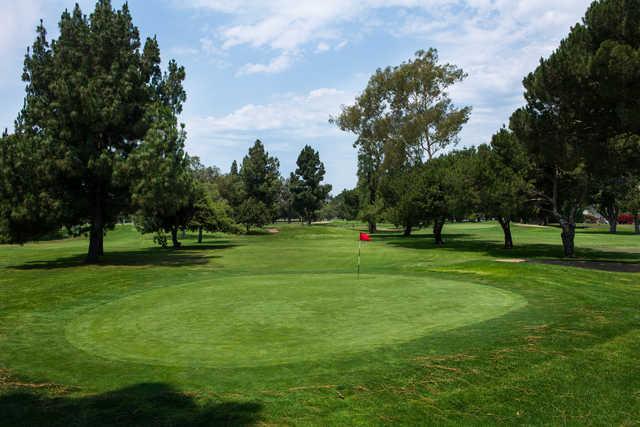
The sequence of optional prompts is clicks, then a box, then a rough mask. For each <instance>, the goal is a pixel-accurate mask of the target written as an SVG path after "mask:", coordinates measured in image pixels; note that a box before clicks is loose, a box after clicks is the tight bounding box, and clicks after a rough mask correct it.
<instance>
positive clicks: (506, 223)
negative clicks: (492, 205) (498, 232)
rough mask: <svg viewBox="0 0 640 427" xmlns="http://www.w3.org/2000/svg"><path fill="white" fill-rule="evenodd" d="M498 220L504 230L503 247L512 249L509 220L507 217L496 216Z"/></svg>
mask: <svg viewBox="0 0 640 427" xmlns="http://www.w3.org/2000/svg"><path fill="white" fill-rule="evenodd" d="M498 222H499V223H500V226H501V227H502V231H503V232H504V248H505V249H513V238H512V237H511V220H510V219H509V218H503V217H498Z"/></svg>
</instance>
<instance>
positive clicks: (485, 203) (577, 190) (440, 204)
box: [331, 0, 640, 256]
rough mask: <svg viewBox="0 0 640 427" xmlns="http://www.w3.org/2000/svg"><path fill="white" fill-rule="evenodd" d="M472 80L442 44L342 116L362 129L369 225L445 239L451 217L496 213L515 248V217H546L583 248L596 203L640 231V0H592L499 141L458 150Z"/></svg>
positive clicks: (528, 84)
mask: <svg viewBox="0 0 640 427" xmlns="http://www.w3.org/2000/svg"><path fill="white" fill-rule="evenodd" d="M464 78H465V74H464V72H463V71H462V70H461V69H459V68H458V67H456V66H453V65H451V64H440V63H439V62H438V55H437V52H436V51H435V50H429V51H419V52H417V54H416V56H415V58H413V59H412V60H410V61H407V62H405V63H402V64H401V65H399V66H397V67H388V68H385V69H381V70H378V71H376V73H375V74H374V75H373V76H372V77H371V78H370V80H369V83H368V85H367V87H366V88H365V89H364V91H363V92H362V93H361V94H360V96H359V97H358V98H357V99H356V102H355V103H354V104H353V105H350V106H346V107H343V109H342V112H341V114H339V115H338V116H337V117H334V118H332V119H331V122H332V123H334V124H336V125H337V126H338V127H339V128H340V129H342V130H344V131H348V132H351V133H353V134H355V136H356V141H355V143H354V146H355V148H356V149H357V150H358V185H357V187H356V189H355V190H353V191H355V192H356V193H357V196H358V205H357V206H358V208H357V212H358V213H357V216H358V218H359V219H361V220H364V221H367V222H368V224H369V231H371V232H374V231H375V230H376V224H377V223H378V222H379V221H390V222H392V223H394V224H396V225H398V226H402V227H403V228H404V234H405V235H410V234H411V233H412V230H413V228H415V227H423V226H427V225H431V226H432V227H433V234H434V237H435V242H436V243H437V244H443V238H442V229H443V226H444V225H445V223H446V222H447V221H451V220H459V219H469V218H492V219H496V220H497V221H498V222H499V223H500V225H501V227H502V229H503V231H504V240H505V247H506V248H511V247H513V239H512V237H511V231H510V224H511V222H512V221H513V220H514V219H519V220H528V219H533V218H544V219H545V221H547V220H551V221H553V222H556V223H558V224H559V226H560V228H561V230H562V231H561V237H562V244H563V248H564V253H565V255H566V256H573V255H574V253H575V248H574V238H575V230H576V224H577V222H578V220H579V219H580V218H581V215H582V212H583V210H584V209H585V208H586V207H588V206H595V207H596V208H597V209H598V210H599V212H600V213H601V214H602V215H603V216H604V217H605V218H606V219H607V221H608V222H609V225H610V230H611V232H613V233H615V232H616V225H617V221H618V216H619V214H620V213H621V212H623V211H624V212H628V213H630V214H632V215H633V218H634V222H635V230H636V232H637V233H640V203H639V200H640V180H639V172H640V102H639V101H638V100H639V99H640V3H638V2H636V1H628V0H600V1H595V2H593V4H592V5H591V7H590V8H589V9H588V11H587V13H586V15H585V17H584V19H583V21H582V22H581V23H579V24H576V26H574V27H573V28H572V29H571V32H570V34H569V35H568V36H567V37H566V38H565V39H564V40H563V41H562V42H561V43H560V46H559V47H558V48H557V49H556V50H555V51H554V52H553V54H552V55H551V56H550V57H549V58H546V59H541V60H540V65H539V66H538V67H537V68H536V70H535V71H533V72H532V73H531V74H529V75H528V76H527V77H526V78H525V79H524V88H525V100H526V104H525V105H524V106H523V107H522V108H520V109H518V110H517V111H515V112H514V113H513V115H512V116H511V119H510V121H509V126H508V127H505V128H503V129H500V130H499V131H498V132H497V133H496V134H495V135H494V136H493V138H492V140H491V141H490V143H488V144H485V145H481V146H479V147H477V148H468V149H463V150H457V151H451V150H448V149H450V148H451V147H453V146H455V145H456V144H457V142H458V134H459V132H460V130H461V128H462V126H463V125H464V124H465V123H466V122H467V120H468V119H469V114H470V108H469V107H457V106H455V104H453V102H452V101H451V99H450V98H449V96H448V92H447V89H448V88H449V87H451V86H452V85H454V84H456V83H458V82H460V81H462V80H463V79H464ZM352 196H353V193H350V192H347V193H343V195H342V199H343V200H344V199H346V197H352ZM351 206H353V205H351ZM348 215H349V216H353V210H350V211H349V213H348ZM345 216H346V215H345Z"/></svg>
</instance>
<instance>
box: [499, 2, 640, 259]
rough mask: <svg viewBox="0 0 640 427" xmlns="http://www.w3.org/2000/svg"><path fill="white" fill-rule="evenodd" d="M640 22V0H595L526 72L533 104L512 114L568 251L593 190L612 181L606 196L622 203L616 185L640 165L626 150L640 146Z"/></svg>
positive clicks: (541, 193) (571, 250)
mask: <svg viewBox="0 0 640 427" xmlns="http://www.w3.org/2000/svg"><path fill="white" fill-rule="evenodd" d="M638 28H640V7H639V5H638V4H637V2H635V1H629V0H601V1H595V2H594V3H593V4H592V5H591V7H590V8H589V10H588V11H587V13H586V15H585V18H584V20H583V22H582V23H581V24H577V25H576V26H575V27H573V28H572V30H571V32H570V34H569V35H568V36H567V38H566V39H564V40H563V41H562V42H561V44H560V47H559V48H558V49H557V50H556V51H555V52H554V53H553V54H552V55H551V56H550V57H549V58H548V59H545V60H541V62H540V65H539V67H538V68H537V69H536V71H535V72H533V73H531V74H530V75H529V76H528V77H527V78H526V79H525V81H524V85H525V89H526V92H525V98H526V100H527V106H526V107H525V108H523V109H521V110H519V111H517V112H516V113H515V114H514V116H513V117H512V121H511V127H512V129H513V130H514V131H515V132H516V134H517V136H518V138H519V139H520V140H521V141H522V142H523V143H525V145H526V146H527V149H528V151H529V153H530V155H531V157H532V159H533V160H534V162H535V164H536V167H537V170H538V174H539V176H540V179H539V181H541V182H542V186H541V188H540V189H539V190H540V191H539V197H540V199H541V202H543V208H544V209H546V210H547V211H548V212H549V213H550V214H552V215H553V216H554V217H555V219H556V220H557V221H559V222H560V224H561V226H562V229H563V232H562V238H563V244H564V248H565V254H566V255H567V256H573V253H574V243H573V240H574V235H575V223H576V219H577V217H578V215H579V214H580V213H581V211H582V209H583V208H584V207H585V206H586V205H587V204H588V203H589V201H590V200H591V197H592V195H594V194H596V193H598V192H599V191H600V190H601V189H602V186H604V187H609V189H607V188H604V193H602V196H603V197H601V201H602V202H603V203H604V204H607V205H609V207H612V206H614V205H616V204H617V203H616V202H615V201H613V200H612V198H615V197H617V196H616V195H615V194H613V192H612V191H610V188H611V186H612V185H614V186H615V185H616V182H618V180H619V179H621V178H622V177H623V176H624V175H625V174H627V173H637V171H638V170H639V169H640V162H639V161H638V159H637V154H634V155H631V156H628V153H633V152H637V148H638V147H639V146H638V137H637V135H638V134H639V133H640V104H638V102H637V100H638V99H639V97H640V51H639V50H638V48H639V47H640V31H638ZM634 147H635V148H634ZM599 187H600V188H599ZM611 211H612V212H613V211H615V208H612V209H611ZM612 212H611V213H612Z"/></svg>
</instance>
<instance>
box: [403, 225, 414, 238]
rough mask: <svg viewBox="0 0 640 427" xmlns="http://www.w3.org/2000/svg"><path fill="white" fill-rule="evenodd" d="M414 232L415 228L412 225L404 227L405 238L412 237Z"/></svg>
mask: <svg viewBox="0 0 640 427" xmlns="http://www.w3.org/2000/svg"><path fill="white" fill-rule="evenodd" d="M412 231H413V226H412V225H407V226H406V227H404V237H409V236H411V232H412Z"/></svg>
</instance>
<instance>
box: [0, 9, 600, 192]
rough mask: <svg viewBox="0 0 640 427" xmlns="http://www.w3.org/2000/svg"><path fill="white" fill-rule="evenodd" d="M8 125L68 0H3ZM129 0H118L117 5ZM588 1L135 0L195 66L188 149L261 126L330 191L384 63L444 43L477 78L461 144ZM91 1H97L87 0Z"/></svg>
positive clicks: (149, 25) (236, 152)
mask: <svg viewBox="0 0 640 427" xmlns="http://www.w3.org/2000/svg"><path fill="white" fill-rule="evenodd" d="M0 2H1V3H3V4H4V7H3V8H2V9H3V14H2V15H0V55H1V57H2V58H3V60H2V61H1V63H0V99H1V100H2V101H1V103H0V126H2V127H3V128H4V127H9V128H11V127H12V123H13V120H14V118H15V116H16V114H17V112H18V111H19V109H20V106H21V105H22V99H23V90H24V88H23V86H24V85H23V83H22V82H21V81H20V74H21V70H22V60H23V56H24V52H25V49H26V47H27V46H28V45H29V44H31V43H32V41H33V38H34V29H35V26H36V25H37V23H38V21H39V19H40V18H42V19H44V21H45V26H46V27H47V29H48V31H49V32H50V34H51V35H52V36H53V37H55V35H56V27H57V22H58V18H59V16H60V13H61V12H62V10H64V9H65V8H71V7H73V4H74V3H73V2H72V1H65V0H20V1H19V2H15V1H13V0H0ZM121 3H122V2H121V1H118V0H114V5H117V6H119V5H120V4H121ZM589 3H590V1H589V0H560V1H558V0H322V1H320V0H313V1H311V0H270V1H269V0H264V1H257V0H237V1H232V0H227V1H224V0H153V1H149V0H130V1H129V6H130V8H131V11H132V14H133V17H134V22H135V24H136V25H137V26H138V27H139V29H140V31H141V33H142V35H143V36H149V35H154V34H155V35H157V36H158V39H159V42H160V47H161V50H162V56H163V59H165V61H166V60H168V59H170V58H175V59H176V60H177V61H178V62H179V63H181V64H182V65H184V66H185V67H186V69H187V80H186V89H187V94H188V101H187V104H186V106H185V110H184V113H183V115H182V121H184V122H185V123H186V125H187V131H188V132H189V140H188V150H189V152H190V153H191V154H194V155H198V156H200V157H201V158H202V159H203V161H204V162H205V163H206V164H210V165H216V166H218V167H220V168H221V169H222V170H223V171H226V170H228V168H229V166H230V164H231V162H232V161H233V160H234V159H237V160H241V159H242V157H243V156H244V154H245V153H246V151H247V149H248V147H249V146H250V145H251V144H252V142H253V141H254V140H255V139H256V138H260V139H261V140H262V141H263V142H264V143H265V145H266V147H267V150H269V152H270V153H272V154H274V155H275V156H277V157H278V158H279V159H280V162H281V172H282V173H283V175H288V173H289V172H290V171H291V170H293V169H294V168H295V160H296V158H297V155H298V153H299V151H300V150H301V148H302V147H303V146H304V145H305V144H309V145H312V146H313V147H315V148H316V149H318V150H319V151H320V156H321V158H322V160H323V161H324V162H325V166H326V169H327V177H326V179H327V182H329V183H331V184H333V186H334V192H336V191H339V190H341V189H343V188H350V187H353V186H354V185H355V183H356V177H355V171H356V156H355V150H354V149H353V148H352V145H351V144H352V142H353V139H354V137H353V136H352V135H348V134H344V133H342V132H340V131H339V130H337V129H335V128H334V127H332V126H331V125H330V124H329V123H328V119H329V116H330V115H333V114H336V113H337V112H338V111H339V108H340V105H343V104H349V103H351V102H352V101H353V99H354V97H355V96H356V95H357V94H358V92H359V91H361V90H362V89H363V88H364V86H365V85H366V83H367V80H368V77H369V75H370V74H371V73H372V72H374V71H375V69H376V68H378V67H384V66H387V65H396V64H399V63H400V62H402V61H404V60H407V59H409V58H410V57H411V56H412V55H413V53H414V52H415V51H416V50H418V49H427V48H429V47H435V48H437V49H438V50H439V52H440V58H441V60H443V61H446V62H451V63H454V64H456V65H458V66H461V67H462V68H463V69H464V70H465V71H466V72H467V73H468V74H469V77H468V79H467V80H466V81H465V82H464V83H462V84H461V85H458V86H457V87H455V88H453V89H452V90H451V92H450V94H451V97H452V98H453V100H454V102H456V103H457V104H459V105H470V106H472V107H473V113H472V116H471V120H470V122H469V123H468V124H467V126H466V127H465V128H464V130H463V132H462V134H461V145H464V146H468V145H477V144H480V143H483V142H487V141H488V140H489V138H490V137H491V134H493V133H494V132H495V131H496V130H497V129H498V128H499V127H500V126H501V125H502V124H503V123H504V122H505V121H506V120H507V119H508V117H509V115H510V113H511V112H512V111H513V110H514V109H515V108H516V107H517V106H519V105H520V104H521V103H522V86H521V81H522V78H523V77H524V75H525V74H527V73H528V72H529V71H531V70H533V68H534V67H535V66H536V64H537V62H538V60H539V58H540V57H542V56H546V55H548V54H549V53H551V52H552V51H553V49H554V48H555V47H556V46H557V45H558V43H559V41H560V39H561V38H562V37H564V36H565V35H566V34H567V33H568V31H569V28H570V27H571V26H572V25H574V24H575V23H576V22H578V21H579V20H580V19H581V17H582V16H583V15H584V12H585V10H586V8H587V7H588V5H589ZM80 4H81V6H82V8H83V10H84V11H86V12H89V11H90V10H91V9H92V6H93V4H94V2H93V1H80Z"/></svg>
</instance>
